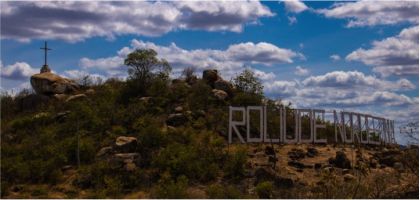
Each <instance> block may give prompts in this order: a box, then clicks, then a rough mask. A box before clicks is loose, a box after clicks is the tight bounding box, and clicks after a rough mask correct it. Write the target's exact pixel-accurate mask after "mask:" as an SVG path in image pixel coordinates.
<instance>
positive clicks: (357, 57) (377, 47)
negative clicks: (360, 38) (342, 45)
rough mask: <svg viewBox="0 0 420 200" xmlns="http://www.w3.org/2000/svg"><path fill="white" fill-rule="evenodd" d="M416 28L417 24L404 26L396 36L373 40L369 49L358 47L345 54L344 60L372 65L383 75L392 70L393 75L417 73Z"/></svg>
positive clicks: (417, 32)
mask: <svg viewBox="0 0 420 200" xmlns="http://www.w3.org/2000/svg"><path fill="white" fill-rule="evenodd" d="M418 29H419V27H418V26H414V27H411V28H406V29H403V30H402V31H401V32H400V34H398V35H397V36H394V37H389V38H386V39H384V40H381V41H374V42H373V43H372V48H371V49H362V48H359V49H357V50H356V51H353V52H352V53H350V54H349V55H347V57H346V60H349V61H361V62H363V63H364V64H366V65H371V66H374V67H375V68H376V69H375V71H376V72H379V73H381V74H383V75H390V73H393V72H395V75H398V74H403V75H409V74H418V63H419V40H418V37H419V30H418ZM380 68H383V69H380ZM415 68H417V69H415Z"/></svg>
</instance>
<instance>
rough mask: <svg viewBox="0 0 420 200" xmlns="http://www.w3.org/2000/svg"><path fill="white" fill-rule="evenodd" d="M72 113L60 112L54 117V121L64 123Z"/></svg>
mask: <svg viewBox="0 0 420 200" xmlns="http://www.w3.org/2000/svg"><path fill="white" fill-rule="evenodd" d="M70 113H71V112H70V111H69V110H67V111H64V112H59V113H57V114H56V115H55V116H54V119H55V120H57V121H63V120H64V119H65V118H66V117H67V116H68V115H69V114H70Z"/></svg>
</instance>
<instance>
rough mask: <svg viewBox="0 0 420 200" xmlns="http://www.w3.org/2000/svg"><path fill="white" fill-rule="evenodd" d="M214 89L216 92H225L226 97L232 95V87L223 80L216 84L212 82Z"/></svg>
mask: <svg viewBox="0 0 420 200" xmlns="http://www.w3.org/2000/svg"><path fill="white" fill-rule="evenodd" d="M214 89H217V90H223V91H225V92H226V93H227V94H228V95H232V93H233V91H232V90H233V86H232V84H231V83H230V82H229V81H226V80H223V79H221V78H220V79H218V80H217V81H216V82H214Z"/></svg>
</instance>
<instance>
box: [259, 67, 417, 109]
mask: <svg viewBox="0 0 420 200" xmlns="http://www.w3.org/2000/svg"><path fill="white" fill-rule="evenodd" d="M415 87H416V86H414V85H413V84H412V83H411V82H410V81H408V80H407V79H400V80H398V81H395V82H392V81H387V80H381V79H377V78H375V77H372V76H368V75H364V74H363V73H361V72H341V71H333V72H329V73H326V74H323V75H319V76H310V77H308V78H306V79H304V80H303V81H299V80H294V81H278V80H273V81H266V82H264V91H265V93H266V94H267V95H268V96H271V97H279V98H281V99H283V100H286V101H287V102H292V103H293V104H294V106H295V107H304V108H307V107H308V108H324V109H330V108H331V109H351V110H354V109H355V108H357V109H361V110H366V109H371V110H373V111H375V112H378V111H381V110H390V109H397V110H398V109H400V110H401V109H407V108H408V107H409V106H411V105H414V104H416V103H418V98H417V97H408V96H406V95H404V94H399V93H398V92H399V91H402V90H407V89H414V88H415Z"/></svg>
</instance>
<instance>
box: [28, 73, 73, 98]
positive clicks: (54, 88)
mask: <svg viewBox="0 0 420 200" xmlns="http://www.w3.org/2000/svg"><path fill="white" fill-rule="evenodd" d="M30 81H31V85H32V88H33V89H34V90H35V92H36V93H37V94H45V95H54V94H67V93H73V92H75V91H77V90H78V89H79V85H78V84H77V83H76V82H74V81H72V80H70V79H66V78H63V77H61V76H58V75H56V74H54V73H51V72H44V73H39V74H34V75H32V76H31V79H30Z"/></svg>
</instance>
